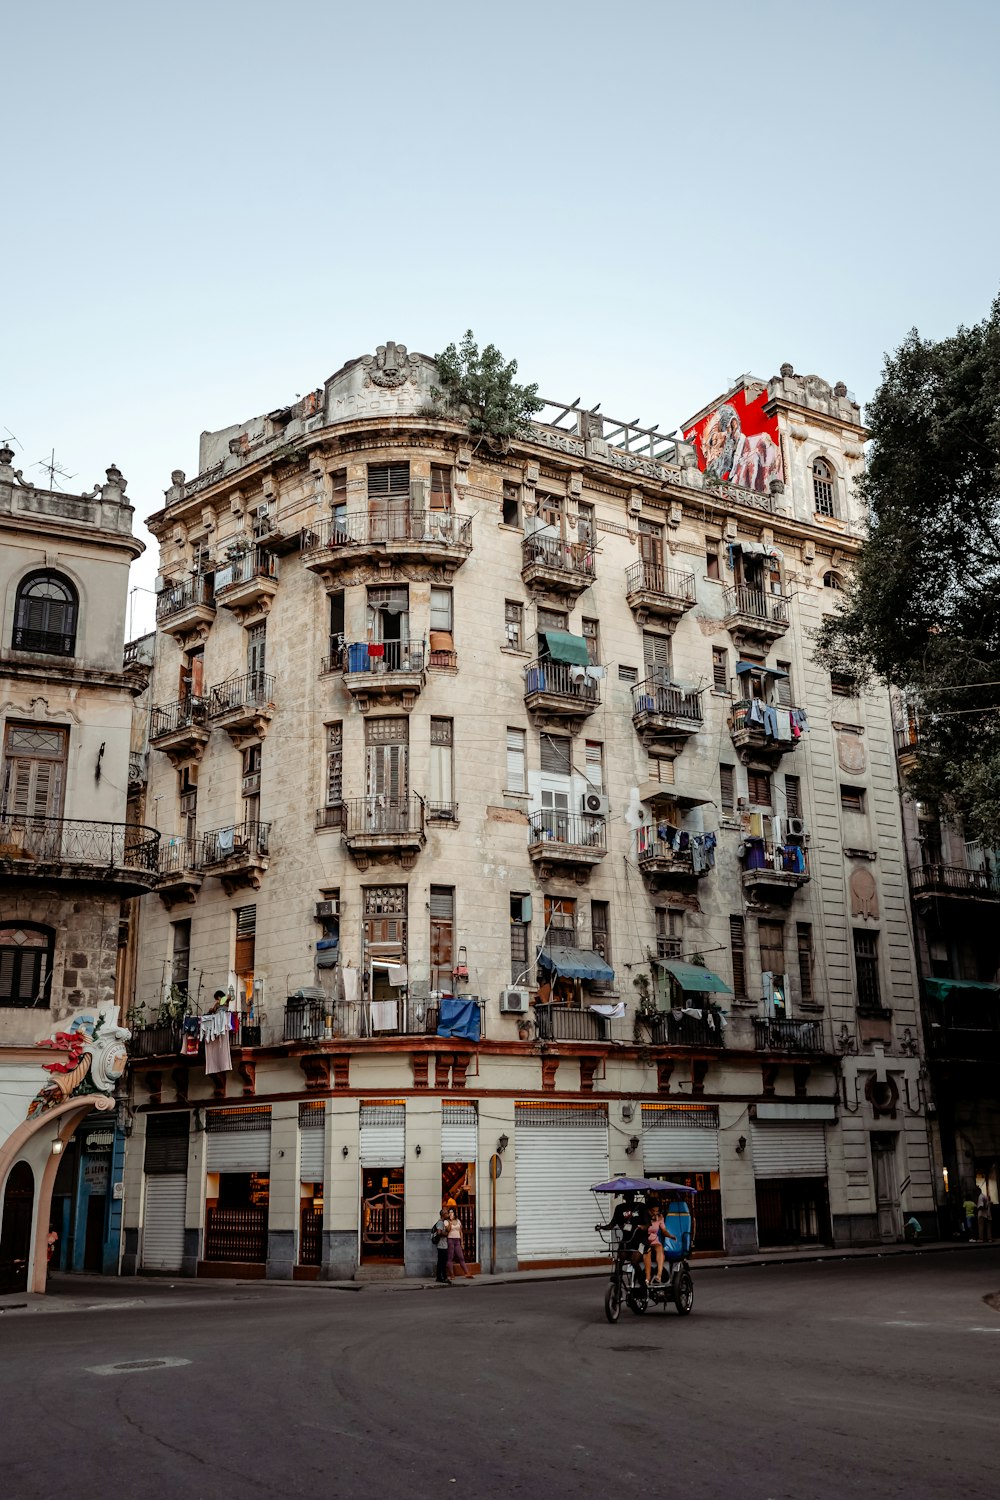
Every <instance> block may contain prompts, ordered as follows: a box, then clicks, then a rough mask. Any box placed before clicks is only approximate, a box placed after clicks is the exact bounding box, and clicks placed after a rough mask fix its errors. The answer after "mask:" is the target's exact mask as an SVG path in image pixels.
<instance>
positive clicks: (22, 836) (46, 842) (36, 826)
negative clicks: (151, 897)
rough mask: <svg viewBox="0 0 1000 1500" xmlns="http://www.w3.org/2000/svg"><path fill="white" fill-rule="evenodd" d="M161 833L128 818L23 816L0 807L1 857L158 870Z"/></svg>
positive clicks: (40, 861)
mask: <svg viewBox="0 0 1000 1500" xmlns="http://www.w3.org/2000/svg"><path fill="white" fill-rule="evenodd" d="M159 847H160V835H159V831H158V830H157V829H155V828H145V827H143V826H142V825H140V824H132V823H102V822H92V821H91V820H89V819H86V818H46V817H43V818H35V817H31V818H29V817H21V816H19V815H18V814H17V813H11V812H7V811H5V812H2V813H0V860H23V861H24V862H25V863H28V862H29V861H30V862H35V863H39V864H57V865H69V866H79V867H81V868H86V869H88V870H92V869H93V868H95V867H97V868H103V869H105V870H108V871H112V870H137V871H143V872H145V873H147V874H150V875H155V874H156V873H157V872H158V870H159Z"/></svg>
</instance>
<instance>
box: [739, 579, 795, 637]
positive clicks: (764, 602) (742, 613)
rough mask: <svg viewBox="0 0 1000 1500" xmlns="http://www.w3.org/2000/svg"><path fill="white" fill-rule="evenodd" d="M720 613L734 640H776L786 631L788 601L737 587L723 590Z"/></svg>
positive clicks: (756, 590)
mask: <svg viewBox="0 0 1000 1500" xmlns="http://www.w3.org/2000/svg"><path fill="white" fill-rule="evenodd" d="M723 610H724V615H723V624H724V625H725V627H726V629H727V630H728V631H729V633H730V635H731V636H732V637H733V639H734V640H735V641H743V640H747V641H762V642H766V641H776V640H778V639H779V638H780V637H781V636H783V635H784V634H785V631H786V630H787V629H788V625H789V614H788V600H787V599H786V598H785V596H784V595H783V594H772V593H767V592H765V591H764V590H763V589H754V588H747V586H746V585H745V584H739V585H737V587H736V588H731V589H726V591H725V595H724V598H723Z"/></svg>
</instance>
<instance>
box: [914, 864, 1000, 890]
mask: <svg viewBox="0 0 1000 1500" xmlns="http://www.w3.org/2000/svg"><path fill="white" fill-rule="evenodd" d="M910 889H911V891H912V892H913V894H914V895H915V896H927V895H934V894H938V895H946V896H988V897H1000V875H998V874H997V872H996V871H994V870H989V869H983V870H970V869H968V868H967V867H966V866H965V865H940V864H932V865H916V866H915V867H914V868H913V869H912V870H911V871H910Z"/></svg>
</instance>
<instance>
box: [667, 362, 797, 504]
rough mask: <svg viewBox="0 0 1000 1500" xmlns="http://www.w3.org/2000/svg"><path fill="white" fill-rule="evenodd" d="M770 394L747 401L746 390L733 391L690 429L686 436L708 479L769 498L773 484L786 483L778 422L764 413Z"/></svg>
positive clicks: (686, 431)
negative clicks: (776, 482)
mask: <svg viewBox="0 0 1000 1500" xmlns="http://www.w3.org/2000/svg"><path fill="white" fill-rule="evenodd" d="M767 399H768V398H767V391H766V389H765V390H758V393H757V395H756V396H754V398H753V399H752V400H749V401H748V400H747V393H746V391H745V390H743V389H742V388H741V389H738V390H735V391H732V392H731V393H730V395H728V396H727V397H726V399H725V400H724V401H720V403H719V405H718V406H717V407H716V408H715V410H714V411H710V412H709V413H708V416H706V417H702V418H701V420H700V421H699V422H695V423H694V424H693V425H692V426H691V427H688V428H687V429H686V430H685V432H684V436H685V438H686V439H687V441H688V442H689V443H693V444H694V446H695V450H696V452H697V454H698V467H699V469H701V470H702V471H703V473H704V474H705V475H706V477H707V478H709V479H715V480H720V481H721V480H726V481H727V482H728V483H729V484H738V485H739V486H740V487H741V488H742V489H745V490H755V491H756V492H757V494H758V495H766V494H768V492H769V490H770V486H771V483H772V481H774V480H779V481H782V480H784V477H785V476H784V470H783V469H782V464H781V447H780V445H779V442H778V419H777V417H769V416H767V415H766V413H765V411H764V406H765V404H766V402H767Z"/></svg>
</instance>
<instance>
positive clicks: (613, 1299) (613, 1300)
mask: <svg viewBox="0 0 1000 1500" xmlns="http://www.w3.org/2000/svg"><path fill="white" fill-rule="evenodd" d="M621 1310H622V1289H621V1284H620V1282H619V1281H618V1280H617V1278H615V1279H614V1280H613V1281H612V1282H610V1284H609V1286H608V1289H607V1291H606V1292H605V1293H604V1316H605V1317H606V1318H607V1320H608V1322H609V1323H617V1322H618V1314H619V1313H620V1312H621Z"/></svg>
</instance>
